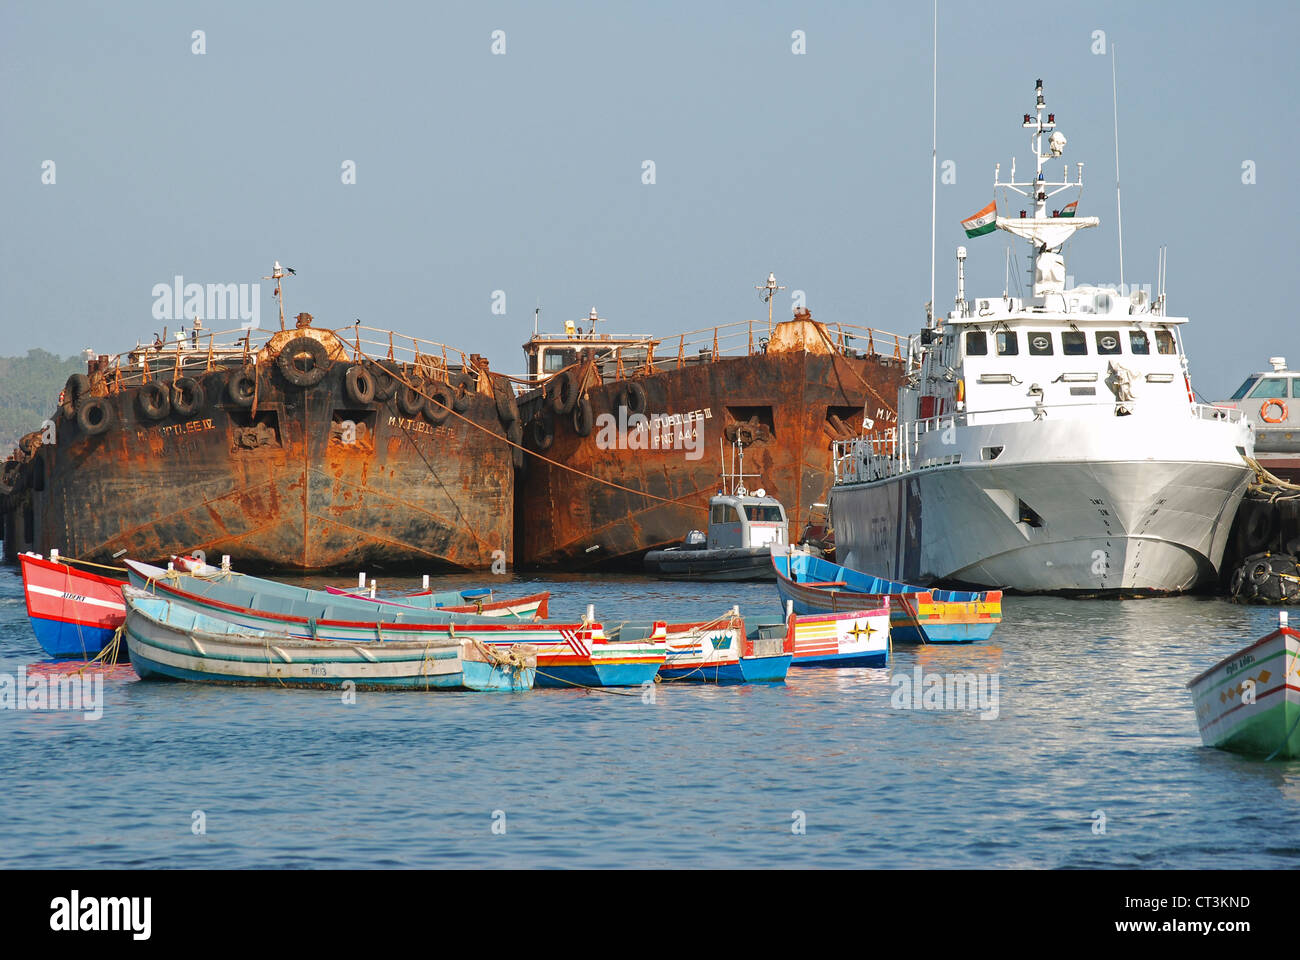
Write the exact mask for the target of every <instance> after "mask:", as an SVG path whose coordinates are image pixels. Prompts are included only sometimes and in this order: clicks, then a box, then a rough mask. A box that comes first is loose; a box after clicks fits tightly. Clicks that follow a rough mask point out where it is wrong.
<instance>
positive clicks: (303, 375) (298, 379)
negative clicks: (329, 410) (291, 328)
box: [275, 337, 331, 387]
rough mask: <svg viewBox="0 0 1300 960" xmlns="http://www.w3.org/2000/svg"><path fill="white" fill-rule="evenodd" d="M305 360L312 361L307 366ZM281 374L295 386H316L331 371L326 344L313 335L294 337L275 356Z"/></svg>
mask: <svg viewBox="0 0 1300 960" xmlns="http://www.w3.org/2000/svg"><path fill="white" fill-rule="evenodd" d="M304 360H307V361H310V362H309V364H308V365H306V366H305V367H304V366H302V365H301V364H302V363H303V361H304ZM275 365H276V366H277V367H279V368H280V375H281V376H283V377H284V379H285V380H287V381H288V382H289V383H291V384H293V386H295V387H314V386H316V384H318V383H320V382H321V380H323V379H324V378H325V374H327V373H329V369H330V365H331V364H330V355H329V351H328V350H326V349H325V345H324V344H323V343H321V342H320V341H319V340H313V339H312V338H311V337H294V338H293V339H292V340H290V341H289V342H288V343H286V344H285V345H284V346H283V347H281V348H280V353H279V355H278V356H276V358H275Z"/></svg>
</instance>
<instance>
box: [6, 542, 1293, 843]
mask: <svg viewBox="0 0 1300 960" xmlns="http://www.w3.org/2000/svg"><path fill="white" fill-rule="evenodd" d="M454 582H462V583H469V582H474V581H473V580H472V579H471V578H458V579H457V580H455V581H454ZM390 585H391V586H393V587H395V588H396V587H399V586H409V584H399V583H397V582H393V583H392V584H385V586H390ZM498 587H499V588H500V586H499V585H498ZM538 588H545V589H550V590H551V591H552V592H553V601H552V614H553V616H557V617H573V618H576V617H578V616H580V615H581V613H582V611H583V609H584V608H585V605H586V604H587V603H589V602H590V603H594V604H595V605H596V613H597V616H598V617H600V618H602V619H604V620H606V621H610V620H614V619H618V618H623V617H657V618H661V619H690V618H696V619H707V618H710V617H713V616H716V615H718V614H720V613H721V612H722V611H723V610H724V609H725V608H726V607H728V606H730V605H731V604H735V603H738V604H739V605H740V607H741V612H742V613H749V614H755V615H757V614H763V615H779V613H780V610H779V606H778V604H777V601H776V594H775V588H774V587H773V586H772V585H767V584H740V585H734V584H714V585H694V584H691V585H678V584H672V585H666V584H663V583H659V582H655V581H648V580H643V579H640V578H635V577H622V576H621V577H606V578H601V579H595V580H592V579H586V578H557V579H518V580H516V581H515V582H513V583H511V584H507V585H506V586H505V589H506V590H508V591H514V592H523V591H526V590H527V591H531V590H533V589H538ZM1005 614H1006V619H1005V621H1004V622H1003V624H1002V625H1001V626H1000V627H999V628H998V631H997V632H996V633H995V634H994V637H993V639H992V640H991V641H989V642H987V643H984V644H980V645H976V646H971V647H966V648H933V647H930V648H917V647H901V648H896V649H895V664H894V672H895V673H901V672H907V673H909V674H910V673H912V672H913V671H914V668H915V667H916V666H918V665H919V666H921V667H922V669H923V671H924V672H925V673H927V674H928V673H936V672H937V673H965V672H980V673H989V672H992V673H995V674H996V675H997V678H998V693H999V701H998V715H997V717H996V719H980V714H979V713H978V712H973V711H942V710H904V709H896V708H895V707H893V706H891V694H893V692H894V688H893V687H892V686H891V685H890V682H889V677H890V671H888V670H865V669H849V670H807V669H805V670H798V671H792V673H791V677H790V680H789V681H788V682H787V683H785V684H784V685H774V686H751V687H726V688H710V687H705V686H695V685H683V684H660V685H658V686H657V687H656V689H655V696H654V702H653V703H646V702H644V701H643V697H642V696H641V694H640V692H639V691H636V692H635V693H634V694H633V695H630V696H626V695H625V696H618V695H611V694H609V693H600V692H586V691H551V690H537V691H533V692H531V693H528V694H522V695H508V694H469V693H463V694H462V693H387V694H385V693H360V694H358V695H357V702H356V703H355V704H345V703H343V702H342V697H341V696H340V695H338V694H336V693H330V692H322V691H292V690H278V689H232V688H222V687H207V686H200V685H195V684H173V683H156V682H149V683H145V682H140V681H139V680H137V679H136V678H135V675H134V673H133V672H131V671H130V670H129V669H125V670H120V671H118V672H117V673H116V674H115V675H114V676H112V677H110V678H109V679H108V681H107V683H106V686H105V693H104V711H103V716H102V718H100V719H99V720H96V721H87V720H85V719H83V718H82V716H81V714H72V713H49V712H47V713H36V712H29V711H16V710H0V747H2V749H0V774H3V783H4V785H5V787H4V794H3V801H2V803H3V813H4V815H3V817H0V867H280V866H283V867H366V866H404V867H438V866H454V867H480V866H492V867H508V866H524V867H528V866H550V867H656V866H701V867H703V866H710V867H725V866H742V867H743V866H754V867H768V866H831V867H857V866H873V867H914V866H920V867H986V866H988V867H1018V866H1031V867H1082V866H1126V867H1132V866H1137V867H1144V866H1150V867H1208V868H1214V867H1253V866H1259V867H1265V866H1271V867H1280V866H1295V865H1297V864H1298V863H1300V763H1272V764H1265V763H1263V762H1259V761H1252V760H1246V759H1242V758H1239V757H1235V756H1232V755H1230V754H1226V753H1221V752H1218V751H1215V750H1208V749H1205V748H1203V747H1202V746H1201V743H1200V739H1199V737H1198V735H1197V732H1196V725H1195V722H1194V715H1193V712H1192V708H1191V703H1190V699H1189V697H1188V695H1187V692H1186V690H1185V688H1184V684H1185V683H1186V682H1187V681H1188V680H1189V679H1191V678H1192V677H1193V676H1194V675H1196V674H1197V673H1199V672H1200V671H1201V670H1203V669H1204V668H1206V667H1208V666H1210V665H1211V664H1212V663H1214V662H1215V661H1216V660H1217V659H1218V658H1220V657H1222V656H1225V655H1227V654H1228V653H1230V652H1232V651H1233V650H1235V649H1236V648H1238V647H1240V646H1243V645H1244V644H1245V643H1246V642H1247V641H1248V640H1251V639H1254V638H1256V637H1257V636H1259V635H1260V634H1261V633H1262V632H1264V630H1265V629H1266V628H1267V627H1268V626H1269V625H1271V624H1272V623H1274V622H1276V613H1275V612H1273V611H1269V610H1265V609H1253V608H1242V607H1235V606H1232V605H1230V604H1227V603H1224V602H1221V601H1217V600H1208V599H1196V598H1182V599H1172V600H1145V601H1070V600H1059V599H1039V598H1009V599H1008V600H1007V601H1006V603H1005ZM42 656H43V655H42V653H41V651H40V648H39V647H38V646H37V644H36V640H35V637H34V636H33V635H32V632H31V627H30V625H29V624H28V621H27V618H26V613H25V610H24V606H23V602H22V597H21V581H20V579H19V577H18V574H17V571H16V570H13V569H11V568H7V567H6V568H0V672H5V673H9V674H13V673H15V672H16V671H17V670H18V669H19V667H21V666H23V665H28V664H32V663H34V662H36V661H38V660H40V659H41V658H42ZM196 811H202V816H203V819H204V821H205V824H206V833H203V834H196V833H195V832H194V831H193V830H192V824H193V823H194V822H195V812H196ZM800 812H801V813H802V821H803V822H804V823H805V825H806V826H805V832H803V833H802V834H800V833H797V832H795V831H794V830H793V829H792V827H793V826H795V825H796V824H797V822H798V821H799V820H800V816H799V814H800ZM1098 812H1100V814H1101V815H1098ZM1102 815H1104V818H1105V831H1104V833H1098V832H1096V831H1095V829H1094V822H1100V821H1101V819H1102ZM494 823H497V824H503V825H504V833H494V832H493V824H494ZM498 829H500V827H498Z"/></svg>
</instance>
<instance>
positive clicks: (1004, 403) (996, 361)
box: [900, 287, 1192, 425]
mask: <svg viewBox="0 0 1300 960" xmlns="http://www.w3.org/2000/svg"><path fill="white" fill-rule="evenodd" d="M1054 299H1057V300H1058V301H1059V302H1058V303H1054V304H1051V305H1050V306H1049V305H1047V304H1044V305H1042V306H1039V307H1038V308H1037V309H1035V308H1034V305H1032V304H1025V303H1022V302H1020V301H1018V300H1016V299H1013V298H1006V297H1004V298H999V299H995V300H991V301H990V300H979V301H976V303H975V305H974V306H975V309H973V310H969V311H961V312H959V313H957V314H954V315H950V316H949V317H948V318H947V322H946V323H945V324H943V325H942V326H940V327H938V328H937V329H936V330H934V331H933V333H932V334H931V342H930V344H929V345H928V349H927V351H926V354H927V355H926V356H925V358H924V361H923V363H922V364H921V366H922V376H921V377H920V378H919V381H920V382H919V383H918V384H917V387H916V388H915V389H913V390H909V391H907V392H908V393H910V394H911V395H912V397H913V398H914V400H913V403H914V404H915V409H914V410H909V411H908V413H910V414H911V415H912V416H913V417H914V418H915V419H917V420H927V419H930V418H932V417H942V416H944V415H948V416H951V415H952V414H953V413H957V412H963V413H965V414H966V416H965V418H964V420H965V422H966V423H967V424H970V425H974V424H977V423H1002V422H1008V421H1016V420H1026V421H1027V420H1035V419H1042V418H1043V417H1044V416H1048V415H1051V416H1056V417H1059V416H1066V417H1069V418H1071V419H1074V418H1082V417H1088V418H1104V417H1114V416H1131V415H1133V414H1134V413H1136V412H1137V411H1138V408H1139V407H1141V408H1143V412H1144V413H1148V412H1154V409H1159V410H1161V411H1169V410H1171V409H1173V408H1181V409H1186V408H1187V407H1188V406H1189V404H1190V403H1191V402H1192V400H1191V396H1190V389H1189V386H1188V382H1187V371H1186V365H1185V364H1186V361H1185V356H1184V353H1183V348H1182V343H1181V338H1180V336H1179V332H1178V328H1179V326H1180V325H1181V324H1182V323H1184V322H1185V321H1184V319H1183V318H1181V317H1168V316H1165V315H1164V314H1163V313H1161V312H1157V311H1158V308H1157V311H1153V310H1152V304H1150V303H1149V302H1148V301H1147V299H1146V297H1145V296H1144V295H1143V294H1142V293H1141V292H1140V291H1138V292H1135V294H1134V295H1133V296H1121V295H1120V294H1117V293H1115V292H1114V291H1112V290H1110V289H1108V288H1105V287H1075V288H1072V289H1070V290H1068V291H1064V292H1063V294H1062V295H1059V296H1058V297H1057V298H1054ZM901 413H902V411H900V414H901Z"/></svg>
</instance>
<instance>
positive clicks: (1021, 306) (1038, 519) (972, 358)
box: [830, 81, 1254, 593]
mask: <svg viewBox="0 0 1300 960" xmlns="http://www.w3.org/2000/svg"><path fill="white" fill-rule="evenodd" d="M1036 93H1037V96H1038V102H1037V117H1036V118H1035V117H1033V116H1031V115H1030V114H1025V116H1024V126H1025V127H1026V128H1027V129H1029V130H1031V131H1032V139H1033V149H1034V154H1035V157H1036V159H1037V176H1036V177H1035V178H1034V179H1033V180H1031V181H1027V182H1017V181H1016V180H1015V163H1014V161H1013V162H1012V166H1011V179H1010V180H1008V181H1003V180H1001V179H1000V177H999V173H1000V165H999V171H998V172H995V174H994V187H995V190H996V189H997V188H1002V189H1003V190H1004V191H1014V192H1015V193H1017V194H1020V195H1021V196H1024V197H1026V198H1027V199H1028V201H1029V203H1030V204H1031V205H1032V208H1033V209H1032V212H1031V213H1027V211H1025V210H1022V211H1020V216H1019V217H1008V216H1001V215H999V216H997V218H996V226H997V228H998V229H1001V230H1004V231H1007V232H1009V233H1012V234H1014V235H1015V236H1017V237H1020V238H1022V239H1024V240H1027V241H1028V242H1029V243H1030V244H1031V246H1032V251H1033V258H1034V261H1033V262H1034V269H1033V287H1032V293H1031V295H1029V296H1025V297H1012V296H1009V295H1008V292H1009V291H1004V292H1003V295H1002V296H1000V297H993V298H988V299H976V300H974V301H968V300H967V299H966V298H965V290H964V261H965V257H966V251H965V249H964V248H958V251H957V257H958V293H957V302H956V307H955V309H954V310H953V311H952V312H951V313H949V314H948V316H947V317H946V318H943V319H939V318H935V317H931V318H930V320H929V322H928V323H927V326H926V328H925V329H924V330H923V331H922V332H921V334H920V336H919V337H915V338H913V340H912V344H911V350H910V351H909V371H910V376H909V380H908V383H907V384H906V385H905V386H904V387H903V389H901V390H900V391H899V404H898V418H899V419H898V422H897V424H896V425H893V426H890V425H888V424H881V423H870V421H864V426H868V425H869V428H870V429H869V433H868V435H867V436H865V437H863V438H861V439H857V440H851V441H842V442H839V443H836V444H835V484H834V486H833V488H832V490H831V499H830V504H831V520H832V524H833V526H834V530H835V542H836V551H837V559H838V560H839V562H840V563H843V564H845V565H846V566H849V567H852V568H855V569H858V570H862V571H865V572H867V573H872V574H876V575H879V576H883V577H888V578H891V579H897V580H907V581H909V582H914V583H920V584H929V583H934V582H946V583H961V584H970V585H980V586H988V587H1005V588H1010V589H1015V590H1023V591H1034V592H1048V591H1052V592H1054V591H1081V592H1087V593H1105V592H1112V591H1120V592H1130V591H1132V592H1144V591H1157V592H1164V591H1180V590H1187V589H1190V588H1191V587H1193V586H1194V585H1196V584H1197V583H1198V582H1199V581H1201V580H1203V579H1205V578H1210V577H1213V576H1214V575H1215V574H1216V573H1217V570H1218V566H1219V563H1220V561H1221V559H1222V556H1223V548H1224V544H1225V542H1226V539H1227V536H1228V531H1229V528H1230V527H1231V524H1232V519H1233V516H1234V514H1235V512H1236V509H1237V505H1238V503H1239V502H1240V499H1241V496H1242V493H1243V492H1244V490H1245V488H1246V486H1247V484H1248V483H1249V481H1250V479H1251V476H1252V472H1251V470H1250V468H1249V466H1248V465H1247V464H1246V462H1245V460H1244V459H1243V458H1244V456H1245V455H1249V454H1251V453H1252V452H1253V447H1254V436H1253V432H1252V428H1251V425H1250V423H1249V421H1248V420H1246V419H1245V418H1243V417H1242V415H1241V413H1240V411H1237V410H1228V409H1224V408H1220V407H1214V406H1207V405H1203V404H1199V403H1197V402H1196V401H1195V399H1194V397H1193V394H1192V390H1191V385H1190V380H1189V376H1188V367H1187V358H1186V355H1185V353H1184V351H1183V346H1182V338H1181V335H1180V327H1181V326H1182V324H1184V323H1186V320H1185V318H1181V317H1170V316H1168V315H1166V313H1165V296H1164V292H1163V289H1160V290H1158V291H1157V295H1156V296H1155V297H1154V298H1152V297H1149V296H1148V295H1147V294H1146V293H1145V292H1142V291H1136V292H1132V293H1126V292H1117V291H1115V290H1113V289H1109V288H1103V287H1095V286H1076V287H1071V288H1069V289H1067V288H1066V282H1065V261H1064V256H1063V254H1062V246H1063V245H1064V244H1065V243H1066V241H1068V240H1069V239H1070V238H1071V237H1072V236H1073V235H1074V233H1075V232H1076V231H1078V230H1080V229H1082V228H1085V227H1092V226H1096V224H1097V222H1098V221H1097V219H1096V218H1091V217H1090V218H1082V217H1076V216H1072V213H1073V209H1074V208H1073V205H1070V206H1067V207H1065V208H1063V210H1053V211H1049V210H1048V202H1049V200H1051V199H1052V198H1053V197H1054V196H1055V195H1057V194H1059V193H1061V192H1063V191H1065V190H1080V189H1081V187H1082V166H1083V165H1082V164H1079V165H1078V172H1077V174H1076V176H1075V178H1074V179H1073V180H1071V178H1070V171H1069V168H1068V166H1067V168H1066V173H1065V176H1064V178H1063V179H1062V180H1061V181H1057V182H1051V181H1048V180H1047V179H1046V177H1045V174H1044V164H1045V163H1046V162H1047V161H1049V160H1051V159H1053V158H1055V157H1059V156H1060V155H1061V152H1062V150H1063V149H1064V146H1065V138H1064V137H1063V136H1061V135H1060V134H1059V133H1057V132H1055V116H1054V115H1052V114H1048V115H1047V117H1046V118H1044V110H1045V103H1044V99H1043V95H1042V82H1041V81H1039V83H1038V88H1037V91H1036ZM1045 139H1046V146H1047V152H1046V153H1045V152H1044V151H1043V149H1042V148H1043V146H1044V140H1045ZM1000 212H1001V211H999V213H1000ZM1008 212H1009V211H1008Z"/></svg>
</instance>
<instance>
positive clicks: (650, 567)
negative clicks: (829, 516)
mask: <svg viewBox="0 0 1300 960" xmlns="http://www.w3.org/2000/svg"><path fill="white" fill-rule="evenodd" d="M720 452H721V451H720ZM737 457H739V466H738V467H737V463H736V460H737ZM746 477H753V478H757V474H746V473H745V447H744V444H743V443H741V442H739V441H737V442H736V443H734V444H733V445H732V470H731V472H730V473H728V472H727V470H726V467H725V466H724V467H723V472H722V484H721V488H720V489H719V490H718V492H717V494H716V495H714V496H713V497H710V498H709V532H708V535H707V536H706V535H705V534H704V533H703V532H701V531H699V530H692V531H691V532H690V533H688V534H687V535H686V539H685V540H684V541H682V543H681V545H680V546H676V547H668V548H667V549H665V550H651V551H650V552H649V553H647V554H646V555H645V568H646V571H647V572H649V573H652V574H654V575H655V576H657V577H659V578H660V579H662V580H775V579H776V571H775V568H774V567H773V566H772V546H773V544H776V545H779V546H781V547H782V549H784V548H785V547H786V546H788V545H789V531H790V527H789V521H788V519H787V517H786V515H785V507H783V506H782V505H781V503H780V501H778V500H777V499H776V498H775V497H769V496H768V495H767V491H766V490H764V489H763V488H762V487H759V488H758V489H757V490H755V491H754V492H753V493H750V492H749V490H747V489H746V487H745V478H746Z"/></svg>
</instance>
